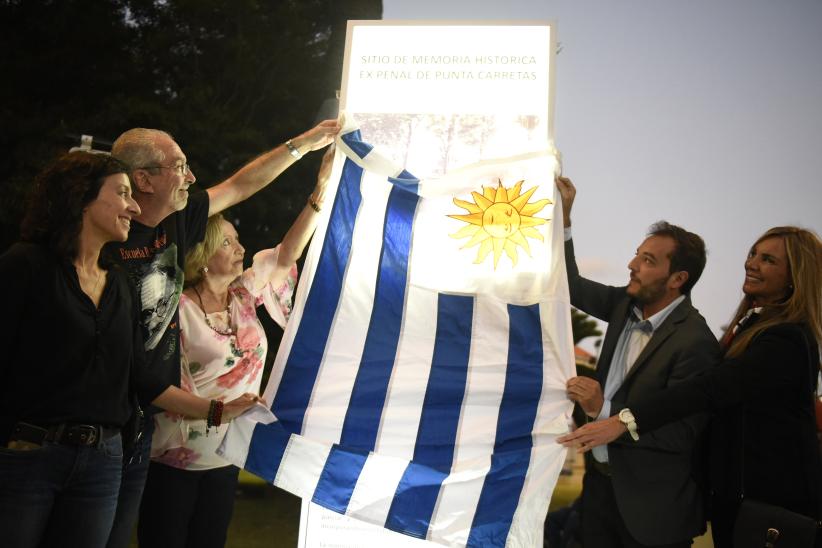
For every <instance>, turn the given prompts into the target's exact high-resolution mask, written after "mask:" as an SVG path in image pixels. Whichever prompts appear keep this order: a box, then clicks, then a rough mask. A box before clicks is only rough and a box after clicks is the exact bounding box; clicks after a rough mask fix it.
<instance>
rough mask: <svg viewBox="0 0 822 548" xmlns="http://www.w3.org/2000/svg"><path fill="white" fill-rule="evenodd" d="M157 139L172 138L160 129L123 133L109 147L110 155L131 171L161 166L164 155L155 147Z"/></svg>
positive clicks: (140, 129)
mask: <svg viewBox="0 0 822 548" xmlns="http://www.w3.org/2000/svg"><path fill="white" fill-rule="evenodd" d="M158 137H168V138H169V139H171V140H172V141H173V140H174V137H172V136H171V134H170V133H168V132H165V131H163V130H161V129H147V128H144V127H136V128H133V129H130V130H128V131H125V132H123V134H122V135H120V136H119V137H117V140H116V141H114V144H113V145H112V146H111V155H112V156H114V157H115V158H117V159H118V160H120V161H121V162H125V163H126V164H128V166H129V167H130V168H131V169H132V170H135V169H138V168H141V167H145V166H151V165H158V164H162V163H163V162H164V161H165V159H166V155H165V154H164V153H163V151H161V150H160V149H159V148H158V147H157V138H158Z"/></svg>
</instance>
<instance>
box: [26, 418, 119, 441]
mask: <svg viewBox="0 0 822 548" xmlns="http://www.w3.org/2000/svg"><path fill="white" fill-rule="evenodd" d="M119 433H120V429H119V428H112V427H109V426H103V425H101V424H75V423H63V424H55V425H51V426H37V425H36V424H30V423H27V422H22V421H21V422H18V423H17V424H15V425H14V428H13V429H12V431H11V439H12V440H17V441H25V442H28V443H33V444H36V445H43V442H47V441H48V442H52V443H60V444H63V445H76V446H80V445H81V446H93V445H97V444H98V443H99V442H100V441H102V440H107V439H109V438H111V437H114V436H116V435H117V434H119Z"/></svg>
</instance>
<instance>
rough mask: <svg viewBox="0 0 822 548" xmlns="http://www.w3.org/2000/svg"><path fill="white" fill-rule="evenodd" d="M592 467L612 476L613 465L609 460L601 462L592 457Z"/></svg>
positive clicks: (604, 474)
mask: <svg viewBox="0 0 822 548" xmlns="http://www.w3.org/2000/svg"><path fill="white" fill-rule="evenodd" d="M591 468H593V469H594V470H596V471H597V472H599V473H600V474H602V475H603V476H608V477H611V465H609V464H608V463H607V462H599V461H598V460H596V459H595V458H593V457H592V458H591Z"/></svg>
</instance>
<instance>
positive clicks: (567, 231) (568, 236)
mask: <svg viewBox="0 0 822 548" xmlns="http://www.w3.org/2000/svg"><path fill="white" fill-rule="evenodd" d="M562 233H563V235H564V236H565V241H566V242H567V241H568V240H570V239H571V227H570V226H569V227H568V228H564V229H562Z"/></svg>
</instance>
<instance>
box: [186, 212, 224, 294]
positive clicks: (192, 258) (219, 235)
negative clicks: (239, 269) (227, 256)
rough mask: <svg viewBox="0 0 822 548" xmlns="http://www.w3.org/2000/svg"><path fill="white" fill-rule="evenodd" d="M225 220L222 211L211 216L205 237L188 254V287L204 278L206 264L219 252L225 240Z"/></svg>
mask: <svg viewBox="0 0 822 548" xmlns="http://www.w3.org/2000/svg"><path fill="white" fill-rule="evenodd" d="M224 220H225V217H223V216H222V214H220V213H217V214H215V215H212V216H211V217H209V218H208V222H207V223H206V229H205V238H203V241H202V242H200V243H199V244H197V245H195V246H194V247H193V248H191V250H190V251H189V252H188V254H187V255H186V267H185V275H186V279H185V286H186V287H191V286H193V285H196V284H198V283H200V280H202V279H203V270H204V268H205V265H206V264H207V263H208V261H209V260H211V257H213V256H214V254H215V253H216V252H217V248H218V247H220V242H222V240H223V228H222V226H221V225H222V223H223V221H224Z"/></svg>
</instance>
